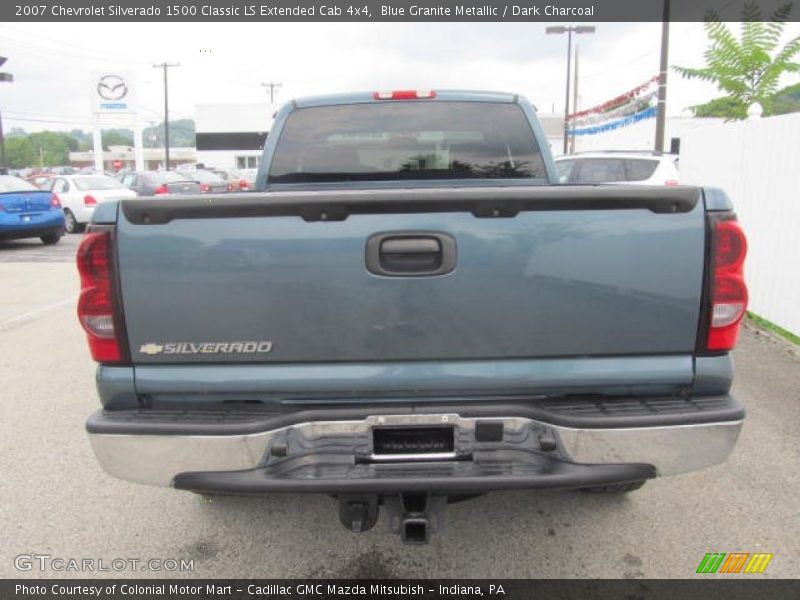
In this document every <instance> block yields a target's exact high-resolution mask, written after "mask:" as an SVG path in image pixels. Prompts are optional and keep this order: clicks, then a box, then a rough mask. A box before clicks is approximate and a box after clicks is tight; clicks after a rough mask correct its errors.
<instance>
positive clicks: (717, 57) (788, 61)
mask: <svg viewBox="0 0 800 600" xmlns="http://www.w3.org/2000/svg"><path fill="white" fill-rule="evenodd" d="M791 11H792V3H791V2H790V3H787V4H784V5H783V6H781V7H780V8H779V9H777V10H776V11H775V12H774V13H773V14H772V16H771V19H770V21H764V20H763V18H762V14H761V9H760V8H759V7H758V5H757V4H756V3H755V2H747V3H746V4H745V6H744V9H743V10H742V24H741V30H740V35H739V38H738V39H737V37H736V36H735V35H734V34H733V33H732V32H731V31H730V29H728V27H727V26H726V25H725V24H724V23H722V22H721V21H720V18H719V15H718V14H717V13H716V11H713V10H710V11H708V12H707V13H706V19H705V24H704V27H705V30H706V34H707V35H708V37H709V40H710V41H711V44H710V45H709V47H708V48H707V49H706V51H705V53H704V58H705V62H706V66H705V67H702V68H692V67H678V66H673V67H672V68H673V69H674V70H675V71H676V72H677V73H679V74H680V75H682V76H683V77H685V78H686V79H700V80H702V81H708V82H711V83H715V84H716V85H717V88H719V90H720V91H722V92H724V93H725V95H724V96H722V97H721V98H717V99H716V100H713V101H712V102H711V103H708V104H712V103H715V104H714V106H713V107H709V106H708V104H705V105H698V106H692V107H690V108H691V109H692V110H694V111H695V113H696V114H698V113H702V112H708V111H709V110H710V109H712V110H711V112H714V113H715V114H720V116H724V117H726V118H729V119H744V118H746V117H747V109H748V108H749V107H750V105H751V104H753V103H755V102H758V103H760V104H761V106H762V107H763V108H764V114H772V113H771V109H772V102H773V99H774V97H775V95H776V93H777V92H778V86H779V84H780V78H781V76H782V75H783V74H785V73H797V72H798V71H800V64H798V63H796V62H794V58H795V56H796V55H797V54H798V52H800V36H797V37H795V38H792V39H790V40H789V41H788V42H786V43H785V44H784V45H783V47H781V48H780V49H779V48H778V45H779V44H780V41H781V37H782V36H783V30H784V26H785V25H786V21H787V19H788V17H789V14H790V13H791ZM720 111H721V113H720Z"/></svg>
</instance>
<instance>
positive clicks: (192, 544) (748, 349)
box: [0, 236, 800, 578]
mask: <svg viewBox="0 0 800 600" xmlns="http://www.w3.org/2000/svg"><path fill="white" fill-rule="evenodd" d="M77 242H78V236H69V237H67V238H65V239H64V240H62V242H61V243H60V244H58V245H57V246H55V247H47V248H46V247H44V246H43V245H42V244H41V243H40V242H39V241H38V240H32V241H20V242H12V243H3V242H0V281H2V293H1V294H0V381H1V382H2V403H0V410H2V421H1V422H2V436H0V448H1V449H2V455H3V465H4V466H3V475H2V484H3V485H2V488H3V502H2V503H0V522H2V523H3V544H2V550H1V551H0V552H1V553H2V554H1V555H0V576H2V577H20V576H23V577H59V576H79V577H87V576H92V575H98V574H97V573H95V574H92V573H73V572H55V571H44V572H42V571H39V570H38V569H36V568H34V569H33V570H31V571H24V572H20V571H18V570H17V569H16V568H15V566H14V565H15V560H14V559H15V557H16V556H18V555H20V554H46V555H50V556H51V557H61V558H75V559H82V558H90V559H95V560H96V559H103V561H104V562H106V564H108V563H110V562H111V561H112V560H113V559H115V558H125V559H130V558H139V559H149V558H162V559H163V558H175V559H193V560H194V572H193V573H191V575H193V576H196V577H315V576H332V577H422V576H427V577H495V578H496V577H535V578H544V577H592V578H604V577H605V578H610V577H625V578H638V577H656V578H661V577H667V578H672V577H674V578H685V577H691V576H693V575H694V572H695V569H696V568H697V565H698V563H699V562H700V560H701V559H702V558H703V555H704V554H705V553H706V552H771V553H773V554H774V557H773V559H772V562H771V563H770V564H769V567H768V568H767V570H766V572H765V573H764V574H763V575H760V576H763V577H796V576H797V575H798V573H800V560H798V556H800V536H798V531H799V530H800V527H798V526H799V525H800V521H799V520H798V498H800V475H798V471H799V470H800V469H798V467H799V466H800V460H798V459H800V450H799V449H798V448H799V445H798V425H800V354H799V353H798V351H797V350H796V349H795V348H794V347H792V346H791V345H790V344H789V343H787V342H784V341H783V340H780V339H777V338H775V337H773V336H771V335H768V334H763V333H760V332H759V331H758V330H756V329H754V328H752V327H747V328H745V329H744V331H743V336H742V339H741V341H740V345H739V348H738V349H737V350H736V356H735V357H736V368H737V374H736V383H735V390H734V391H735V393H737V394H738V395H739V396H740V397H741V398H743V399H744V401H745V403H746V404H747V406H748V410H749V415H748V419H747V421H746V425H745V428H744V430H743V433H742V436H741V438H740V441H739V444H738V446H737V448H736V450H735V451H734V453H733V455H732V457H731V458H730V460H729V461H728V462H727V463H726V464H724V465H721V466H718V467H715V468H712V469H709V470H706V471H701V472H696V473H692V474H688V475H683V476H678V477H674V478H665V479H659V480H656V481H652V482H650V483H648V484H647V485H646V486H645V487H644V488H642V489H641V490H639V491H638V492H634V493H633V494H630V495H627V496H605V495H595V494H584V493H580V492H546V493H537V492H513V493H512V492H509V493H495V494H491V495H488V496H483V497H481V498H478V499H475V500H472V501H469V502H465V503H461V504H457V505H453V506H451V507H450V508H449V509H448V513H447V519H448V520H447V524H446V529H445V531H444V532H443V533H441V534H439V535H437V536H435V538H434V539H433V541H432V543H431V544H430V545H428V546H425V547H410V546H403V545H401V544H400V541H399V538H398V537H397V536H395V535H392V534H390V533H389V531H388V524H387V523H386V521H385V519H384V518H382V520H381V521H380V522H379V523H378V525H377V527H376V528H375V529H373V530H372V531H370V532H368V533H365V534H352V533H349V532H347V531H345V530H344V529H343V528H342V527H341V525H339V523H338V520H337V504H336V503H335V502H334V501H333V500H331V499H330V498H328V497H325V496H277V495H276V496H270V497H259V498H249V497H222V498H216V499H214V500H211V501H210V500H209V499H207V498H203V497H201V496H196V495H192V494H188V493H179V492H175V491H172V490H169V489H162V488H149V487H145V486H141V485H136V484H133V483H127V482H123V481H118V480H115V479H112V478H110V477H108V476H107V475H105V474H104V473H103V472H102V471H101V470H100V468H99V467H98V466H97V463H96V462H95V460H94V457H93V456H92V452H91V449H90V447H89V443H88V441H87V439H86V436H85V434H84V431H83V423H84V419H85V418H86V416H87V415H88V414H89V413H90V412H92V411H94V410H96V409H97V408H98V406H99V403H98V401H97V399H96V397H95V390H94V381H93V373H94V364H93V363H92V362H91V360H90V357H89V354H88V351H87V349H86V345H85V343H84V339H83V335H82V331H81V329H80V327H79V325H78V323H77V321H76V318H75V300H76V297H77V292H78V281H77V274H76V270H75V267H74V264H73V256H74V253H75V249H76V247H77ZM99 575H101V576H103V575H110V576H114V575H116V576H142V577H147V576H165V575H166V576H171V575H175V576H186V575H189V573H169V572H167V573H165V572H148V571H141V572H137V571H134V572H131V571H121V572H119V573H114V572H110V573H100V574H99ZM741 576H742V577H752V576H751V575H741ZM706 577H708V576H706Z"/></svg>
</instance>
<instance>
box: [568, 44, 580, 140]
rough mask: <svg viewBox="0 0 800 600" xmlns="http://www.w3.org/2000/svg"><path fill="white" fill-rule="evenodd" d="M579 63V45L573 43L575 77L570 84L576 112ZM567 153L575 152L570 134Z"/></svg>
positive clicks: (573, 108)
mask: <svg viewBox="0 0 800 600" xmlns="http://www.w3.org/2000/svg"><path fill="white" fill-rule="evenodd" d="M579 64H580V47H579V46H578V44H575V77H574V78H573V80H572V81H573V84H572V110H573V111H574V112H578V65H579ZM569 153H570V154H575V136H574V135H572V136H570V139H569Z"/></svg>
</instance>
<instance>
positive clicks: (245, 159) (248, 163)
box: [236, 156, 260, 169]
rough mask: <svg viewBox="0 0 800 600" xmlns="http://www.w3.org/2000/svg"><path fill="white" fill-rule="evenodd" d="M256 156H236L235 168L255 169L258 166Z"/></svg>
mask: <svg viewBox="0 0 800 600" xmlns="http://www.w3.org/2000/svg"><path fill="white" fill-rule="evenodd" d="M259 158H260V157H258V156H237V157H236V168H237V169H256V168H258V159H259Z"/></svg>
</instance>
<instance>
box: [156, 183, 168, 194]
mask: <svg viewBox="0 0 800 600" xmlns="http://www.w3.org/2000/svg"><path fill="white" fill-rule="evenodd" d="M167 194H169V190H168V189H167V186H166V185H160V186H158V187H157V188H156V189H155V191H154V192H153V195H155V196H165V195H167Z"/></svg>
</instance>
